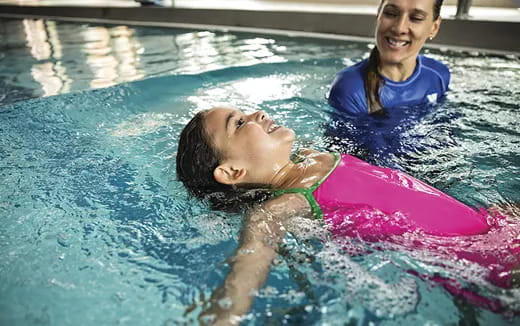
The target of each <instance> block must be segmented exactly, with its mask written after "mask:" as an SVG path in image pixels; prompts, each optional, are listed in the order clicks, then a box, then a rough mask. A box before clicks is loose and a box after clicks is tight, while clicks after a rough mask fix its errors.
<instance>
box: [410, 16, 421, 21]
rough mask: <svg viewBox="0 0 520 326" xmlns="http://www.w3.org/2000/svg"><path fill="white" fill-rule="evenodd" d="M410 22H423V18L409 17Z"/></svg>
mask: <svg viewBox="0 0 520 326" xmlns="http://www.w3.org/2000/svg"><path fill="white" fill-rule="evenodd" d="M410 20H411V21H415V22H419V21H423V20H424V17H422V16H412V17H410Z"/></svg>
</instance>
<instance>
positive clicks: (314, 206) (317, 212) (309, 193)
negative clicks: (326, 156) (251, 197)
mask: <svg viewBox="0 0 520 326" xmlns="http://www.w3.org/2000/svg"><path fill="white" fill-rule="evenodd" d="M332 154H333V155H334V158H335V162H334V166H333V167H332V169H330V171H329V172H328V173H327V174H326V175H325V176H324V177H323V178H321V179H320V180H318V181H316V183H314V184H313V185H312V186H310V187H309V188H291V189H278V190H274V191H273V195H275V196H280V195H284V194H302V195H303V196H304V197H305V199H307V202H308V203H309V206H310V207H311V210H312V214H313V215H314V216H315V217H316V218H320V219H321V218H323V212H322V210H321V208H320V205H319V204H318V202H317V201H316V198H314V195H313V192H314V191H315V190H316V189H318V187H319V186H320V185H321V184H322V183H323V182H324V181H325V180H326V179H327V178H328V177H329V176H330V174H331V173H332V171H334V170H335V169H336V167H337V166H338V164H339V162H340V160H341V156H340V155H339V154H338V153H335V152H333V153H332Z"/></svg>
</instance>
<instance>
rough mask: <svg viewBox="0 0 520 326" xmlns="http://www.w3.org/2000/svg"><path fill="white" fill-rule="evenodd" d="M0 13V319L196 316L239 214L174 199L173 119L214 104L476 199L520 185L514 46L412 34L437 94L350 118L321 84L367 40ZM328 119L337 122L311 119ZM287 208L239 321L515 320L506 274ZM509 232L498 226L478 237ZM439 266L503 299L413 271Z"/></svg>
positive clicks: (511, 229)
mask: <svg viewBox="0 0 520 326" xmlns="http://www.w3.org/2000/svg"><path fill="white" fill-rule="evenodd" d="M0 28H1V33H0V35H1V42H0V44H2V48H1V49H2V50H1V53H0V85H1V87H2V89H3V92H2V94H1V95H0V105H1V106H0V132H1V137H0V179H1V180H2V184H1V185H0V218H1V221H2V222H1V223H0V247H1V248H2V250H1V251H0V275H1V282H0V286H1V287H0V293H1V296H0V324H2V325H116V324H122V325H178V324H195V323H196V319H197V315H198V313H199V312H200V311H201V306H200V303H201V302H202V301H204V299H207V298H208V297H209V295H210V294H211V291H212V289H214V288H215V287H217V286H218V285H220V284H221V283H222V281H223V279H224V277H225V275H226V273H227V271H228V270H229V267H228V265H227V264H226V259H227V258H228V257H229V256H231V255H232V254H233V252H234V249H235V248H236V246H237V240H238V234H239V230H240V225H241V223H240V219H241V217H240V215H238V214H237V215H232V214H224V213H218V212H212V211H209V210H208V209H207V208H206V207H205V206H204V205H202V204H201V203H199V202H197V201H195V200H194V199H192V198H190V197H189V196H188V194H187V192H186V191H185V190H184V188H183V187H182V185H181V184H180V183H179V182H178V181H176V179H175V173H174V171H175V165H174V161H175V153H176V147H177V141H178V135H179V133H180V131H181V129H182V127H183V126H184V125H185V124H186V123H187V121H188V120H189V119H190V117H191V116H192V115H193V114H194V113H195V112H197V111H199V110H201V109H206V108H209V107H211V106H213V105H216V104H219V103H226V104H229V105H233V106H236V107H239V108H242V109H246V110H256V109H262V110H265V111H266V112H267V113H268V114H269V115H270V116H271V117H272V118H273V119H274V120H275V121H276V122H277V123H280V124H284V125H286V126H288V127H291V128H293V129H295V130H296V133H297V134H298V135H299V136H300V138H299V140H298V143H297V145H298V146H309V145H312V146H315V147H318V148H321V149H342V150H349V149H350V150H353V151H357V150H360V149H361V151H362V152H363V155H364V156H365V158H366V159H367V160H369V161H371V162H373V163H377V164H381V165H385V166H392V167H396V168H399V169H402V170H404V171H406V172H408V173H410V174H412V175H413V176H415V177H417V178H419V179H422V180H424V181H426V182H427V183H429V184H432V185H434V186H435V187H437V188H439V189H441V190H443V191H445V192H447V193H449V194H451V195H453V196H455V197H456V198H458V199H459V200H461V201H463V202H465V203H467V204H469V205H472V206H475V207H487V206H489V205H490V204H493V203H500V204H506V205H507V204H514V203H518V202H520V177H519V175H520V154H519V153H520V151H519V147H520V134H519V132H518V121H520V105H519V104H518V103H520V89H519V88H518V85H520V61H519V60H518V58H506V57H493V56H485V55H482V54H472V53H462V54H461V53H455V52H451V51H433V50H430V51H427V52H429V55H430V56H432V57H434V58H437V59H440V60H442V61H444V62H446V63H447V64H448V65H449V66H450V68H451V70H452V84H451V89H452V90H451V92H450V93H449V95H448V98H447V100H446V101H445V102H444V103H441V104H439V105H438V106H436V107H434V108H425V109H422V110H416V111H410V112H409V113H410V115H405V114H395V115H393V116H390V117H387V118H383V119H371V120H362V119H361V121H358V120H355V119H354V120H353V119H347V118H334V114H333V110H332V109H331V108H330V107H329V106H328V105H327V104H326V99H325V96H326V92H327V90H328V87H329V85H330V83H331V82H332V78H333V76H334V74H335V72H336V71H338V70H339V69H341V68H342V67H343V66H345V65H349V64H351V63H352V62H356V61H357V60H360V59H361V58H364V57H366V56H367V53H368V50H369V46H368V45H367V44H364V43H356V42H347V41H332V40H319V39H311V38H296V37H288V36H287V37H284V36H272V35H253V34H242V33H233V32H217V31H190V30H174V29H160V28H144V27H128V26H111V25H95V24H72V23H64V22H56V21H41V20H23V21H22V20H5V19H4V20H0ZM338 125H339V126H342V127H343V130H346V133H347V134H350V135H352V138H351V139H347V140H341V139H339V140H338V139H335V140H334V139H332V140H331V139H330V137H326V136H324V135H325V134H326V132H327V130H328V129H329V128H331V126H333V127H334V126H338ZM367 125H369V127H371V128H375V129H373V130H375V131H374V132H373V133H372V134H370V135H367V134H366V132H365V131H364V130H365V128H366V127H367ZM362 136H363V137H362ZM367 137H368V138H367ZM367 139H369V140H370V141H367ZM367 147H368V150H366V148H367ZM298 222H299V223H298V224H299V225H298V228H299V231H298V232H295V233H294V234H289V235H288V236H287V237H286V239H284V244H283V246H282V250H281V254H280V256H279V257H278V259H277V260H276V262H275V264H274V266H273V269H272V272H271V274H270V276H269V279H268V281H267V283H266V285H265V287H264V288H262V289H261V290H260V291H259V293H258V296H257V298H256V300H255V302H254V305H253V308H252V310H251V312H250V313H249V314H248V315H247V316H246V318H245V320H244V322H243V324H247V325H264V324H273V325H279V324H288V325H303V324H305V325H345V324H348V325H370V324H382V325H419V324H421V325H424V324H428V325H446V324H471V325H475V324H481V325H488V324H490V325H509V324H511V325H512V324H518V323H519V322H520V317H518V312H519V311H520V289H519V288H513V289H502V288H499V287H496V286H494V285H493V284H491V283H489V282H488V281H486V280H485V279H484V276H483V275H484V272H485V271H483V270H482V268H481V267H479V266H476V265H475V264H471V263H469V262H465V261H462V260H455V259H454V260H452V261H451V260H446V256H443V255H441V254H437V253H435V252H433V253H432V252H428V251H421V250H410V249H409V247H407V246H406V242H407V241H408V240H409V241H413V240H417V239H415V238H414V237H413V236H411V237H410V238H406V239H403V241H402V243H401V244H399V243H394V244H386V243H366V242H363V241H361V240H358V239H352V240H345V241H335V240H332V239H330V237H328V235H327V233H326V232H325V231H324V230H323V227H322V226H321V225H319V224H316V222H313V221H310V222H309V221H305V220H303V219H302V220H300V221H298ZM518 239H520V227H519V226H518V225H517V224H516V223H512V224H511V225H509V226H508V228H505V229H504V230H503V231H501V232H497V233H496V239H495V240H496V241H495V242H494V243H493V244H490V245H496V246H497V250H499V249H500V248H499V247H500V244H502V243H505V242H512V241H518ZM422 241H424V242H426V243H433V244H438V243H440V242H442V240H440V239H435V238H433V237H432V238H431V239H424V238H423V239H422ZM480 242H482V238H479V237H473V238H472V237H468V238H467V239H464V243H465V245H467V246H476V245H478V244H479V243H480ZM441 247H442V245H441V244H439V248H441ZM410 270H413V271H415V272H413V273H411V272H410ZM419 275H426V276H427V277H421V276H419ZM439 275H440V276H443V277H446V278H450V279H456V280H457V281H459V282H460V283H461V284H463V285H464V286H466V287H467V288H470V289H472V291H473V292H475V293H479V294H480V295H482V296H485V297H487V298H489V299H490V300H494V301H497V302H500V303H501V305H502V306H504V307H506V309H505V311H503V312H501V313H495V312H492V311H491V310H489V309H484V308H482V307H480V306H478V305H472V304H469V303H467V302H465V301H464V300H462V299H460V298H455V297H454V296H453V295H452V294H450V293H449V292H448V291H447V290H446V289H445V288H444V287H443V286H441V285H439V284H438V283H435V282H432V281H429V280H428V277H435V276H439Z"/></svg>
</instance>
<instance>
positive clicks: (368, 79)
mask: <svg viewBox="0 0 520 326" xmlns="http://www.w3.org/2000/svg"><path fill="white" fill-rule="evenodd" d="M442 2H443V0H383V1H381V3H380V4H379V8H378V11H377V24H376V32H375V41H376V46H375V47H374V48H373V49H372V51H371V52H370V56H369V58H368V59H365V60H363V61H361V62H359V63H357V64H355V65H353V66H351V67H348V68H346V69H344V70H342V71H340V72H339V73H338V74H337V76H336V79H335V80H334V82H333V84H332V87H331V89H330V92H329V99H328V100H329V103H330V105H332V106H333V107H335V108H336V109H338V110H340V111H344V112H349V113H353V114H360V113H361V114H362V113H370V114H372V113H383V112H384V111H385V110H392V109H394V108H396V107H404V106H415V105H421V104H426V103H436V102H437V100H438V99H440V98H441V97H442V96H443V95H444V94H445V93H446V91H447V90H448V85H449V82H450V72H449V70H448V68H447V67H446V66H445V65H444V64H442V63H441V62H438V61H436V60H434V59H431V58H428V57H425V56H422V55H419V52H420V50H421V48H422V47H423V45H424V43H425V42H426V40H427V39H430V40H431V39H433V38H434V37H435V35H437V32H438V31H439V27H440V24H441V17H440V10H441V6H442Z"/></svg>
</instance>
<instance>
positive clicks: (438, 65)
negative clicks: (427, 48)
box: [420, 55, 451, 91]
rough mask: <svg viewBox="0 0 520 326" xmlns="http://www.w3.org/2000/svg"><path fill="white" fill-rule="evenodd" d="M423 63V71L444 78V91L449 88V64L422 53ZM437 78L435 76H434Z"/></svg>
mask: <svg viewBox="0 0 520 326" xmlns="http://www.w3.org/2000/svg"><path fill="white" fill-rule="evenodd" d="M420 60H421V65H422V67H423V69H422V71H425V72H426V73H429V74H431V75H432V76H437V78H440V79H441V80H442V84H443V85H444V86H443V88H444V91H446V90H447V89H448V85H449V84H450V79H451V73H450V69H449V68H448V66H447V65H446V64H444V63H442V62H440V61H438V60H435V59H433V58H430V57H427V56H424V55H421V56H420ZM433 78H435V77H433Z"/></svg>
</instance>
